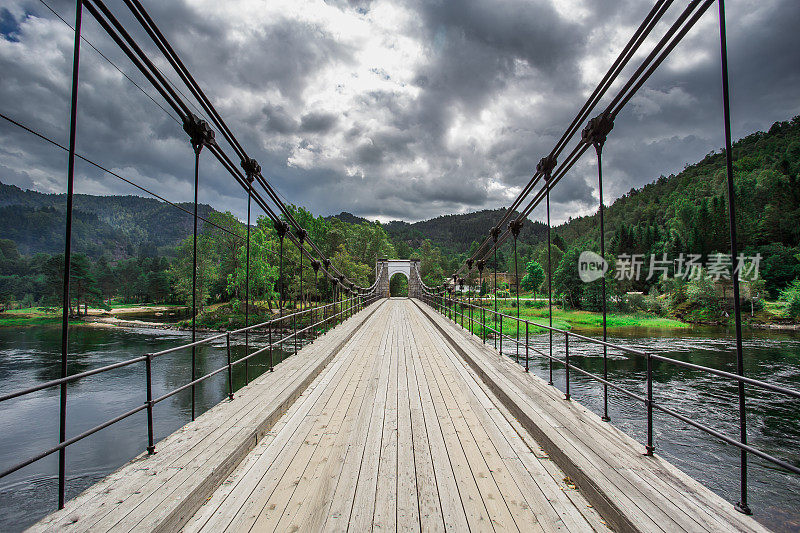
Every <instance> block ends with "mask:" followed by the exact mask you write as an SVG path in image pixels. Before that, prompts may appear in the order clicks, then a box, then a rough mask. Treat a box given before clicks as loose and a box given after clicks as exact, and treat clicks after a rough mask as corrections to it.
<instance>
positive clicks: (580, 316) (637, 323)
mask: <svg viewBox="0 0 800 533" xmlns="http://www.w3.org/2000/svg"><path fill="white" fill-rule="evenodd" d="M490 308H491V309H492V310H493V309H494V307H493V306H489V305H487V309H490ZM498 311H499V312H500V313H503V314H505V315H508V316H512V317H516V316H517V309H516V307H511V306H506V305H499V306H498ZM478 312H479V310H477V309H476V310H475V311H474V313H475V314H474V315H473V317H474V318H475V320H478V315H477V313H478ZM467 313H468V311H467ZM492 315H493V313H491V312H489V311H487V314H486V320H487V327H489V328H493V329H499V328H500V323H499V321H498V322H496V323H495V324H492V323H491V317H492ZM519 317H520V319H525V320H529V321H531V322H536V323H539V324H542V325H544V326H547V325H548V309H547V306H546V305H545V306H544V307H542V308H535V307H524V306H522V307H521V308H520V314H519ZM458 322H459V324H460V323H461V318H460V317H459V318H458ZM464 325H465V327H467V322H466V321H465V323H464ZM553 327H554V328H556V329H562V330H594V329H599V328H602V327H603V315H602V313H595V312H591V311H580V310H564V309H561V308H559V307H553ZM606 327H607V328H608V330H610V331H613V330H614V329H618V328H619V329H622V328H659V329H682V328H689V327H691V324H686V323H684V322H681V321H679V320H675V319H671V318H663V317H659V316H656V315H652V314H648V313H608V314H607V315H606ZM524 328H525V325H524V324H522V325H521V326H520V333H521V334H524V331H525V329H524ZM473 331H474V332H475V333H476V334H478V335H481V334H482V332H481V325H480V324H479V323H477V322H476V323H475V324H473ZM543 331H546V330H545V329H543V328H537V327H534V326H528V333H531V334H533V333H542V332H543ZM488 333H491V331H489V332H488ZM516 333H517V321H516V320H513V319H509V318H505V319H503V334H508V335H516Z"/></svg>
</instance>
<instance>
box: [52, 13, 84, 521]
mask: <svg viewBox="0 0 800 533" xmlns="http://www.w3.org/2000/svg"><path fill="white" fill-rule="evenodd" d="M82 15H83V0H77V2H76V6H75V44H74V47H73V50H72V94H71V100H70V115H69V159H68V163H67V213H66V222H65V228H64V229H65V234H66V237H65V240H64V297H63V301H62V303H63V304H64V309H63V310H62V314H61V377H62V378H65V377H67V370H68V368H67V352H68V350H69V308H70V305H69V302H70V298H69V278H70V266H71V265H70V263H71V262H72V197H73V191H74V186H75V137H76V135H77V123H78V75H79V72H80V68H79V67H80V57H81V19H82ZM58 439H59V443H61V442H64V441H65V440H67V384H66V383H62V384H61V391H60V403H59V420H58ZM66 472H67V450H66V448H61V449H60V450H59V451H58V508H59V509H63V508H64V499H65V498H64V494H65V493H66V486H67V473H66Z"/></svg>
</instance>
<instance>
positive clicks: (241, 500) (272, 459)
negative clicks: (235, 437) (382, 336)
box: [207, 345, 351, 531]
mask: <svg viewBox="0 0 800 533" xmlns="http://www.w3.org/2000/svg"><path fill="white" fill-rule="evenodd" d="M347 348H348V349H351V346H350V345H348V347H347ZM348 352H349V350H348ZM345 362H347V360H346V358H343V359H341V360H339V361H337V364H338V365H343V364H344V363H345ZM331 370H333V368H332V369H331ZM334 377H335V375H334V373H333V372H332V371H331V372H328V373H327V374H326V375H325V376H324V377H323V376H321V379H320V382H319V383H318V385H317V387H316V388H315V389H314V391H312V392H311V394H309V395H308V398H307V401H306V402H304V404H303V405H302V407H301V409H299V410H298V411H297V412H296V413H295V414H294V415H293V419H292V420H291V421H290V424H289V425H288V426H287V429H284V431H283V432H282V434H281V435H280V436H279V437H278V438H277V439H276V441H275V442H274V443H273V444H272V445H271V446H270V447H269V448H268V450H267V451H266V452H265V454H264V456H263V458H262V461H261V463H260V464H258V465H256V466H255V467H254V468H253V470H252V471H251V472H250V473H248V474H247V475H246V476H244V477H243V480H242V486H241V487H240V488H238V489H237V491H236V492H235V494H234V503H229V504H226V507H227V506H230V508H231V509H232V511H228V509H226V513H221V514H220V516H218V517H215V518H216V519H215V520H213V521H211V522H209V524H208V526H207V528H208V529H209V530H210V531H219V530H222V529H225V528H229V529H234V530H235V529H241V528H243V527H244V524H248V525H251V524H252V523H253V522H254V521H255V519H256V517H257V514H258V510H259V508H258V503H259V502H260V498H261V495H262V494H263V493H267V492H271V489H270V488H271V487H274V483H276V481H277V479H278V478H277V477H275V476H274V475H272V476H271V477H269V478H266V476H267V475H268V474H270V472H269V469H270V468H273V467H274V468H275V469H276V470H278V469H280V467H281V465H283V464H284V463H285V462H286V461H287V460H290V459H291V458H292V457H293V453H292V444H298V443H299V442H302V435H300V434H297V429H298V428H299V427H300V425H301V424H302V422H303V421H304V418H305V417H306V416H308V414H309V413H310V412H311V409H312V408H313V407H314V401H315V400H316V399H317V398H319V397H320V396H321V395H322V391H323V390H324V385H325V383H327V382H328V381H330V380H332V379H333V378H334ZM317 391H319V394H316V393H317ZM298 445H299V444H298ZM284 449H286V450H289V452H286V453H284ZM265 478H266V479H265ZM262 482H263V484H261V483H262ZM260 484H261V485H260ZM248 527H249V526H248Z"/></svg>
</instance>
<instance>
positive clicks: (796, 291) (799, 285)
mask: <svg viewBox="0 0 800 533" xmlns="http://www.w3.org/2000/svg"><path fill="white" fill-rule="evenodd" d="M780 299H781V301H784V302H786V304H787V305H786V314H787V315H789V317H791V318H798V317H800V279H796V280H794V281H793V282H791V283H790V284H789V286H788V287H786V288H785V289H783V290H782V291H781V295H780Z"/></svg>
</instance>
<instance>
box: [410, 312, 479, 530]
mask: <svg viewBox="0 0 800 533" xmlns="http://www.w3.org/2000/svg"><path fill="white" fill-rule="evenodd" d="M402 327H403V335H404V337H405V338H406V339H408V342H407V344H406V350H405V358H406V363H407V368H408V371H407V375H408V390H409V404H410V408H411V431H412V433H413V437H412V438H413V443H414V450H413V452H414V470H415V484H416V487H417V502H418V506H419V522H420V529H421V530H423V531H436V532H438V531H444V530H445V520H444V516H443V509H442V508H443V507H445V505H443V504H442V503H441V502H440V498H439V488H438V486H437V484H436V474H435V473H434V469H433V452H432V450H431V442H430V440H429V436H428V430H427V426H426V423H425V411H424V408H423V405H422V397H423V387H424V376H418V375H417V366H418V365H417V364H415V360H416V359H417V358H418V357H419V355H418V353H417V351H416V349H415V348H416V347H415V345H414V344H413V342H412V340H411V335H410V332H409V329H410V327H411V326H410V325H409V324H408V323H405V324H403V326H402ZM448 501H450V502H451V503H453V501H454V500H447V499H445V502H448ZM459 511H463V509H459ZM461 516H463V512H462V513H461ZM448 523H452V521H448ZM463 526H464V527H466V518H464V523H463Z"/></svg>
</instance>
